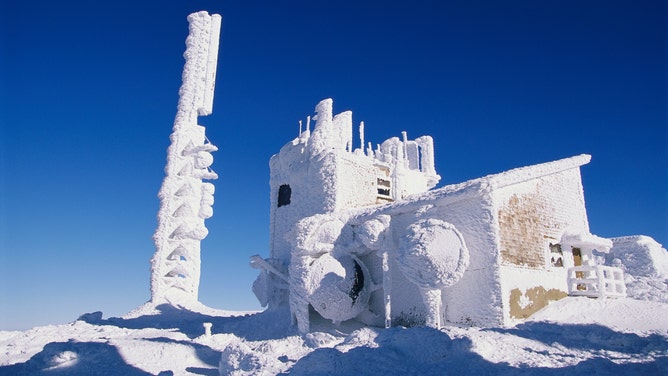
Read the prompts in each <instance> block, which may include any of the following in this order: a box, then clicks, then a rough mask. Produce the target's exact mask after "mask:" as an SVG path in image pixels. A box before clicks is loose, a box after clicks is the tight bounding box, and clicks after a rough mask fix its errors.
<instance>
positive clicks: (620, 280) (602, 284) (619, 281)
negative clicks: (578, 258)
mask: <svg viewBox="0 0 668 376" xmlns="http://www.w3.org/2000/svg"><path fill="white" fill-rule="evenodd" d="M567 278H568V294H569V295H576V296H589V297H593V298H606V297H609V298H620V297H625V296H626V284H625V283H624V271H622V269H620V268H615V267H612V266H603V265H596V266H575V267H572V268H568V277H567Z"/></svg>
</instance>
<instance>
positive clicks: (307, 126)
mask: <svg viewBox="0 0 668 376" xmlns="http://www.w3.org/2000/svg"><path fill="white" fill-rule="evenodd" d="M306 131H307V132H309V133H311V116H307V117H306Z"/></svg>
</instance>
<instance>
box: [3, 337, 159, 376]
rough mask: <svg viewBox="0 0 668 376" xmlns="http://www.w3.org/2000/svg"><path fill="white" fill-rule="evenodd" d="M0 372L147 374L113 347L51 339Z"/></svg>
mask: <svg viewBox="0 0 668 376" xmlns="http://www.w3.org/2000/svg"><path fill="white" fill-rule="evenodd" d="M0 375H128V376H134V375H150V373H148V372H145V371H142V370H141V369H138V368H135V367H133V366H131V365H128V364H127V363H125V361H124V360H123V357H122V356H121V355H120V354H119V352H118V349H116V347H115V346H113V345H110V344H108V343H100V342H76V341H73V340H70V341H68V342H51V343H49V344H47V345H45V346H44V348H43V349H42V351H40V352H39V353H37V354H35V355H34V356H33V357H32V358H30V359H28V361H26V362H25V363H19V364H13V365H10V366H4V367H0Z"/></svg>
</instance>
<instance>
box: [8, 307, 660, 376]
mask: <svg viewBox="0 0 668 376" xmlns="http://www.w3.org/2000/svg"><path fill="white" fill-rule="evenodd" d="M666 312H668V304H666V303H661V302H655V301H640V300H635V299H631V298H626V299H590V298H586V297H568V298H565V299H562V300H560V301H558V302H556V303H553V304H551V305H549V306H548V307H547V308H545V309H543V310H542V311H540V312H538V313H537V314H536V315H534V317H533V318H531V320H529V321H527V322H525V323H522V324H518V325H516V326H514V327H508V328H480V327H461V326H448V327H445V328H443V329H440V330H437V329H433V328H428V327H413V328H405V327H393V328H389V329H383V328H376V327H361V326H352V324H351V323H350V322H344V323H342V324H340V325H338V326H333V325H332V324H330V323H328V322H324V321H322V320H321V321H319V322H317V323H316V324H314V325H313V327H314V329H313V331H311V332H310V333H308V334H305V335H298V334H297V331H296V329H295V328H294V327H291V326H290V325H289V324H287V325H286V324H285V323H289V322H290V320H289V317H287V316H288V312H287V310H286V311H273V312H269V311H266V312H261V313H245V314H244V313H239V312H226V311H218V310H213V309H209V308H206V307H190V308H189V309H185V308H182V307H181V308H175V307H173V306H171V305H168V304H165V305H161V306H158V307H148V306H144V307H143V308H142V310H141V311H138V312H134V313H132V314H129V315H128V316H126V317H124V318H107V319H103V318H102V314H101V313H92V314H86V315H82V317H81V318H80V319H79V320H77V321H74V322H72V323H70V324H67V325H58V326H44V327H36V328H33V329H30V330H27V331H23V332H15V331H0V375H16V374H30V375H42V374H44V375H47V374H104V375H149V374H150V375H218V374H220V375H277V374H290V375H351V374H355V375H443V374H492V373H493V374H517V373H521V374H541V375H544V374H567V373H568V374H570V375H579V374H583V375H584V374H591V373H596V374H654V375H661V374H663V375H665V374H666V373H667V372H668V318H667V317H666ZM208 327H210V328H211V329H210V330H211V332H212V334H211V335H206V331H207V328H208Z"/></svg>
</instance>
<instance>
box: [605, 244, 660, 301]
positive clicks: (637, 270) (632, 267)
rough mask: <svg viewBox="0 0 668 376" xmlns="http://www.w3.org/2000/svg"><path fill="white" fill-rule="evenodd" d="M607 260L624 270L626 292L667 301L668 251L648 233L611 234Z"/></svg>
mask: <svg viewBox="0 0 668 376" xmlns="http://www.w3.org/2000/svg"><path fill="white" fill-rule="evenodd" d="M611 240H612V243H613V247H612V249H611V250H610V252H609V253H608V254H606V255H604V257H605V264H606V265H611V266H618V267H621V268H622V269H623V270H624V278H625V282H626V287H627V295H628V296H630V297H633V298H635V299H640V300H654V301H660V302H664V303H668V252H667V251H666V249H665V248H663V246H662V245H661V244H659V243H657V242H656V241H655V240H654V239H652V238H651V237H649V236H642V235H637V236H625V237H618V238H612V239H611Z"/></svg>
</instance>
